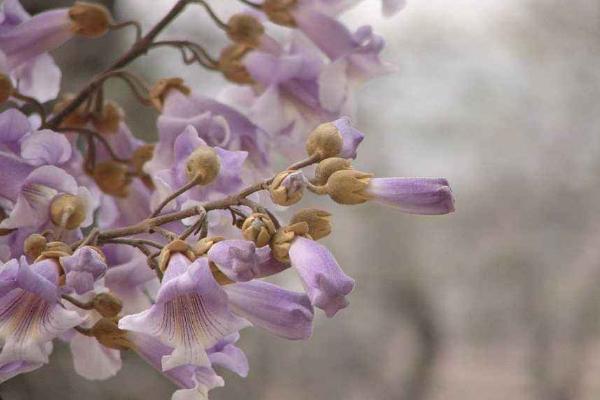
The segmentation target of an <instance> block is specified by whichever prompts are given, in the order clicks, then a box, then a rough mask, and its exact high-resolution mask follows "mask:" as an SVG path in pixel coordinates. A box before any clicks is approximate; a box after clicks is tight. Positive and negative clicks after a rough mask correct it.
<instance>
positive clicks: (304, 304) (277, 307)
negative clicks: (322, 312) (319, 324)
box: [224, 281, 314, 340]
mask: <svg viewBox="0 0 600 400" xmlns="http://www.w3.org/2000/svg"><path fill="white" fill-rule="evenodd" d="M224 289H225V292H227V296H228V297H229V306H230V307H231V310H232V311H233V313H234V314H237V315H239V316H241V317H244V318H245V319H247V320H248V321H250V322H252V324H253V325H256V326H260V327H261V328H264V329H266V330H267V331H269V332H271V333H273V334H275V335H277V336H280V337H283V338H285V339H291V340H301V339H307V338H309V337H310V336H311V334H312V320H313V314H314V313H313V308H312V305H311V303H310V300H309V298H308V296H307V295H306V294H304V293H297V292H292V291H290V290H286V289H283V288H281V287H279V286H277V285H273V284H272V283H268V282H263V281H252V282H246V283H234V284H231V285H226V286H224Z"/></svg>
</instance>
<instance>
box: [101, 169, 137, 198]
mask: <svg viewBox="0 0 600 400" xmlns="http://www.w3.org/2000/svg"><path fill="white" fill-rule="evenodd" d="M93 177H94V180H95V181H96V184H97V185H98V187H99V188H100V189H101V190H102V191H103V192H104V193H106V194H110V195H111V196H115V197H127V195H128V194H129V183H130V182H131V179H130V177H129V175H128V171H127V166H126V165H125V164H123V163H120V162H117V161H105V162H102V163H99V164H97V165H96V167H95V168H94V172H93Z"/></svg>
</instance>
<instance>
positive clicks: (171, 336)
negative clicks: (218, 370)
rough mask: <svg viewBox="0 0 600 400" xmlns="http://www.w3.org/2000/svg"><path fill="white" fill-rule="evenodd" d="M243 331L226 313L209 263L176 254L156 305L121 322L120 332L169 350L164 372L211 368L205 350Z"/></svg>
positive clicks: (236, 319)
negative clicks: (156, 342)
mask: <svg viewBox="0 0 600 400" xmlns="http://www.w3.org/2000/svg"><path fill="white" fill-rule="evenodd" d="M247 325H248V323H247V322H246V321H245V320H243V319H241V318H239V317H236V316H235V315H233V314H232V313H231V311H230V310H229V307H228V303H227V294H226V293H225V292H224V291H223V289H222V288H221V287H220V286H219V285H218V284H217V282H216V281H215V279H214V278H213V275H212V273H211V271H210V268H209V265H208V260H207V259H206V258H199V259H197V260H196V261H195V262H193V263H192V262H191V261H190V260H189V259H188V258H186V257H185V256H184V255H182V254H179V253H176V254H174V255H172V256H171V258H170V260H169V263H168V267H167V270H166V273H165V276H164V278H163V281H162V284H161V287H160V289H159V290H158V294H157V296H156V303H155V304H154V305H152V306H151V307H150V309H148V310H146V311H143V312H141V313H139V314H134V315H129V316H126V317H124V318H122V319H121V320H120V321H119V328H121V329H126V330H131V331H135V332H140V333H145V334H148V335H152V336H156V337H158V338H159V339H160V340H161V341H162V342H164V343H165V344H166V345H168V346H171V347H173V351H172V353H170V354H168V355H165V356H163V358H162V369H163V370H164V371H167V370H170V369H173V368H176V367H179V366H182V365H189V364H193V365H197V366H199V367H205V366H210V361H209V357H208V354H207V352H206V349H207V348H210V347H212V346H214V345H216V344H217V343H218V342H219V340H221V339H222V338H224V337H225V336H227V335H230V334H232V333H235V332H237V331H239V330H240V329H242V328H244V327H246V326H247Z"/></svg>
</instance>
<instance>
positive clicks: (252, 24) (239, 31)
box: [227, 13, 265, 47]
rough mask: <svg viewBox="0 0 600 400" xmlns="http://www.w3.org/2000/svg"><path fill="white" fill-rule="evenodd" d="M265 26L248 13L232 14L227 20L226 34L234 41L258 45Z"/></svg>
mask: <svg viewBox="0 0 600 400" xmlns="http://www.w3.org/2000/svg"><path fill="white" fill-rule="evenodd" d="M264 33H265V27H264V26H263V24H261V22H260V21H259V20H258V19H257V18H256V17H254V16H252V15H250V14H243V13H242V14H234V15H233V16H232V17H231V18H229V21H227V36H228V37H229V39H231V40H232V41H233V42H235V43H240V44H244V45H246V46H250V47H258V45H259V44H260V38H261V36H262V35H263V34H264Z"/></svg>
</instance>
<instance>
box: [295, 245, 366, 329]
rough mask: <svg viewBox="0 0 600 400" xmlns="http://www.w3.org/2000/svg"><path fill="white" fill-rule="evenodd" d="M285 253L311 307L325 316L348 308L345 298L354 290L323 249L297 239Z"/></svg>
mask: <svg viewBox="0 0 600 400" xmlns="http://www.w3.org/2000/svg"><path fill="white" fill-rule="evenodd" d="M289 254H290V260H291V264H292V266H293V267H294V268H295V269H296V271H298V274H299V275H300V278H301V279H302V283H303V285H304V288H305V290H306V293H307V294H308V297H309V299H310V302H311V303H312V305H313V306H315V307H318V308H320V309H322V310H323V311H325V314H326V315H327V316H328V317H333V316H334V315H335V314H336V313H337V312H338V311H339V310H341V309H343V308H346V307H347V306H348V300H347V299H346V295H348V294H350V292H351V291H352V289H353V288H354V280H353V279H352V278H350V277H349V276H347V275H346V274H345V273H344V271H342V269H341V268H340V266H339V265H338V263H337V261H336V260H335V258H334V257H333V255H332V254H331V252H330V251H329V250H328V249H327V248H326V247H325V246H323V245H322V244H320V243H317V242H315V241H313V240H310V239H306V238H304V237H297V238H295V239H294V241H293V242H292V245H291V247H290V251H289Z"/></svg>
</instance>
